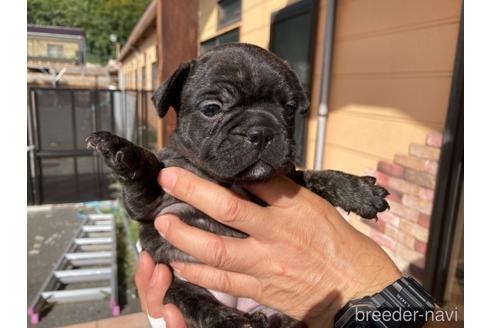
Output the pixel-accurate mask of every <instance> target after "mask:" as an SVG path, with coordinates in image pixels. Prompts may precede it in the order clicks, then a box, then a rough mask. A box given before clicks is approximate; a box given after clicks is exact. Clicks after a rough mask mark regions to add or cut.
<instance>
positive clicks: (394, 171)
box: [378, 161, 405, 177]
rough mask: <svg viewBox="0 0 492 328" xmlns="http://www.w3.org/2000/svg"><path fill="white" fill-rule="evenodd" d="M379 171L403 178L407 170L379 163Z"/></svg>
mask: <svg viewBox="0 0 492 328" xmlns="http://www.w3.org/2000/svg"><path fill="white" fill-rule="evenodd" d="M378 171H380V172H382V173H384V174H388V175H391V176H393V177H402V176H403V173H404V172H405V169H404V168H403V167H401V166H400V165H398V164H394V163H390V162H386V161H379V162H378Z"/></svg>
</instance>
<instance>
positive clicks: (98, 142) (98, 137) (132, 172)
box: [85, 131, 139, 179]
mask: <svg viewBox="0 0 492 328" xmlns="http://www.w3.org/2000/svg"><path fill="white" fill-rule="evenodd" d="M85 142H86V143H87V148H88V149H94V150H95V151H96V152H98V153H99V154H101V155H102V156H103V157H104V159H105V160H106V164H107V165H108V166H109V167H110V168H112V169H113V170H114V171H115V172H116V173H117V174H118V175H119V177H120V178H122V179H133V178H135V176H136V173H137V168H138V164H139V163H138V149H139V148H138V147H137V146H136V145H134V144H132V143H131V142H129V141H128V140H126V139H123V138H120V137H118V136H116V135H114V134H112V133H110V132H107V131H99V132H94V133H92V134H91V135H90V136H88V137H87V138H86V139H85Z"/></svg>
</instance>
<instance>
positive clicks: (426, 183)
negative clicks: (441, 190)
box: [404, 169, 436, 189]
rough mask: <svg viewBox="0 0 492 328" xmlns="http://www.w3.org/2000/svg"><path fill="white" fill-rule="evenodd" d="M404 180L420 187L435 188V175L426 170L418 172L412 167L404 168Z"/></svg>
mask: <svg viewBox="0 0 492 328" xmlns="http://www.w3.org/2000/svg"><path fill="white" fill-rule="evenodd" d="M404 177H405V180H407V181H410V182H412V183H415V184H416V185H419V186H421V187H425V188H429V189H435V188H436V177H435V176H433V175H432V174H429V173H426V172H419V171H415V170H412V169H405V174H404Z"/></svg>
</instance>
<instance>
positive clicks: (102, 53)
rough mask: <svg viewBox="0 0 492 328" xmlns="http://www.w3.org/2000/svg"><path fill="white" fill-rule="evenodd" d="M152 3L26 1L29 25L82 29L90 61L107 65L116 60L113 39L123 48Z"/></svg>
mask: <svg viewBox="0 0 492 328" xmlns="http://www.w3.org/2000/svg"><path fill="white" fill-rule="evenodd" d="M148 3H149V0H27V22H28V23H29V24H38V25H53V26H68V27H80V28H83V29H84V30H85V38H86V43H87V55H88V60H89V62H97V63H101V64H104V63H106V62H107V60H108V59H110V58H114V57H115V45H114V43H113V42H111V40H110V37H109V36H110V35H111V34H112V33H114V34H116V35H117V38H118V40H117V41H118V42H120V43H121V44H122V45H123V44H124V42H125V41H126V39H127V38H128V36H129V35H130V33H131V31H132V29H133V26H134V25H135V24H136V23H137V21H138V19H139V18H140V16H141V15H142V14H143V12H144V11H145V8H146V7H147V4H148Z"/></svg>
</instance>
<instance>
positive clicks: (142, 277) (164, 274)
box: [135, 251, 186, 328]
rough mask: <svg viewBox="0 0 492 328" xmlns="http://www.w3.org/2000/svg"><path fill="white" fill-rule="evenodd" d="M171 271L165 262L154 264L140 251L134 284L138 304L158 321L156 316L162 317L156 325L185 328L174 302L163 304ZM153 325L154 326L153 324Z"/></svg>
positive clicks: (169, 283) (170, 279)
mask: <svg viewBox="0 0 492 328" xmlns="http://www.w3.org/2000/svg"><path fill="white" fill-rule="evenodd" d="M172 278H173V276H172V273H171V271H170V270H169V267H168V266H167V265H165V264H157V265H155V263H154V261H152V258H151V257H150V255H149V254H148V253H147V252H146V251H142V252H141V253H140V255H139V258H138V267H137V272H136V273H135V284H136V286H137V290H138V296H139V299H140V306H141V308H142V311H143V312H146V313H147V315H149V316H150V317H151V318H152V319H151V318H149V320H151V321H156V322H158V319H157V318H163V320H164V321H165V325H163V324H162V323H161V324H160V325H158V326H161V327H163V328H186V323H185V320H184V318H183V315H182V314H181V312H180V311H179V309H178V308H177V307H176V306H175V305H174V304H163V300H164V295H166V292H167V289H168V288H169V286H170V285H171V282H172ZM153 327H154V326H153Z"/></svg>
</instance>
